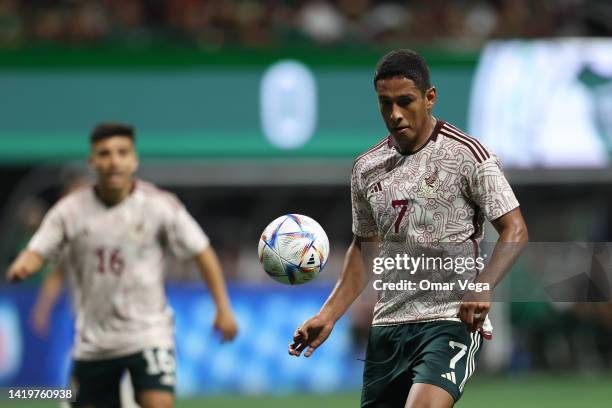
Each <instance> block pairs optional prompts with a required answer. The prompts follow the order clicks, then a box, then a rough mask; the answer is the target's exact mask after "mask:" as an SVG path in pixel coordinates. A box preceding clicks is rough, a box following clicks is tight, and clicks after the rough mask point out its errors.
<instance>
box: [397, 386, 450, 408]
mask: <svg viewBox="0 0 612 408" xmlns="http://www.w3.org/2000/svg"><path fill="white" fill-rule="evenodd" d="M454 404H455V400H454V399H453V397H452V396H451V395H450V394H449V393H448V391H446V390H445V389H443V388H440V387H438V386H437V385H432V384H425V383H417V384H413V385H412V387H410V392H409V393H408V399H407V400H406V408H451V407H452V406H453V405H454Z"/></svg>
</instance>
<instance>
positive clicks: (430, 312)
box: [351, 121, 519, 325]
mask: <svg viewBox="0 0 612 408" xmlns="http://www.w3.org/2000/svg"><path fill="white" fill-rule="evenodd" d="M351 196H352V216H353V233H354V234H355V235H357V236H360V237H374V236H378V237H379V240H380V251H381V253H380V256H384V257H395V255H396V254H407V255H408V256H411V257H420V256H423V255H424V256H438V257H443V256H447V255H449V256H468V257H474V258H475V257H477V256H478V245H479V243H480V241H481V240H482V238H483V223H484V220H485V219H487V220H489V221H493V220H495V219H497V218H499V217H501V216H502V215H504V214H506V213H507V212H509V211H511V210H513V209H514V208H516V207H518V206H519V203H518V201H517V200H516V198H515V196H514V193H513V192H512V189H511V188H510V185H509V184H508V181H507V180H506V178H505V176H504V174H503V172H502V169H501V166H500V163H499V160H498V159H497V157H496V156H495V155H493V154H491V152H489V151H488V150H487V149H486V148H485V147H484V146H483V145H482V144H480V143H479V142H478V141H477V140H476V139H474V138H471V137H469V136H468V135H466V134H465V133H463V132H461V131H460V130H459V129H457V128H456V127H454V126H452V125H451V124H448V123H445V122H443V121H438V122H437V123H436V126H435V127H434V130H433V132H432V135H431V136H430V138H429V139H428V141H427V143H426V144H425V145H424V146H423V147H422V148H421V149H419V150H418V151H417V152H414V153H412V154H409V155H402V154H401V153H399V152H398V151H397V150H396V149H395V147H394V146H393V140H392V137H391V136H388V137H386V138H384V139H383V140H382V141H380V142H379V143H378V144H376V145H375V146H374V147H372V148H371V149H369V150H368V151H366V152H365V153H364V154H362V155H361V156H359V157H358V158H357V159H356V160H355V163H354V166H353V172H352V176H351ZM436 273H442V272H440V271H435V270H427V271H425V270H419V271H417V273H416V274H414V275H410V276H409V275H407V274H406V272H405V271H397V270H392V271H386V272H385V273H384V274H383V275H382V277H383V280H384V281H386V282H397V281H399V280H401V279H411V280H414V281H419V280H420V279H429V280H431V281H435V280H436V279H441V280H445V279H448V278H449V277H448V276H436ZM476 273H477V271H476V270H475V269H474V270H471V271H467V272H465V273H464V274H463V275H462V277H461V278H462V279H466V278H469V279H473V278H474V277H475V276H476ZM457 305H458V303H457V302H456V301H455V300H454V299H453V298H452V297H451V298H449V296H448V293H447V292H440V291H431V290H428V291H418V290H417V291H380V292H379V300H378V303H377V304H376V307H375V310H374V322H373V324H375V325H385V324H398V323H405V322H416V321H427V320H436V319H449V318H455V317H456V313H457Z"/></svg>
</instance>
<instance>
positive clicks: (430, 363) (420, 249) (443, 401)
mask: <svg viewBox="0 0 612 408" xmlns="http://www.w3.org/2000/svg"><path fill="white" fill-rule="evenodd" d="M374 87H375V89H376V93H377V96H378V103H379V108H380V113H381V115H382V117H383V120H384V122H385V125H386V126H387V129H388V130H389V133H390V134H389V135H388V136H387V137H385V138H383V139H382V140H381V141H380V142H379V143H377V144H376V145H375V146H373V147H372V148H371V149H369V150H367V151H366V152H365V153H363V154H362V155H361V156H359V157H358V158H357V159H356V160H355V163H354V166H353V172H352V177H351V196H352V215H353V233H354V239H353V242H352V243H351V245H350V247H349V249H348V251H347V254H346V259H345V263H344V268H343V271H342V273H341V276H340V278H339V280H338V283H337V284H336V287H335V288H334V290H333V292H332V293H331V295H330V296H329V298H328V299H327V301H326V302H325V304H324V305H323V307H322V308H321V310H320V311H319V313H318V314H317V315H315V316H314V317H312V318H310V319H308V320H307V321H305V322H304V323H302V325H301V326H300V327H298V329H297V330H296V332H295V334H294V337H293V342H292V343H291V344H290V345H289V354H291V355H294V356H299V355H300V354H301V353H302V352H303V351H304V350H305V353H304V355H305V356H306V357H309V356H310V355H312V353H313V352H314V351H315V349H316V348H317V347H319V346H320V345H321V344H322V343H323V342H324V341H325V340H326V339H327V337H328V336H329V334H330V333H331V331H332V329H333V327H334V325H335V323H336V321H337V320H338V319H339V318H340V317H341V316H342V315H343V314H344V313H345V312H346V310H347V309H348V308H349V306H350V305H351V304H352V303H353V301H354V300H355V299H356V298H357V297H358V296H359V294H360V293H361V292H362V291H363V289H364V288H365V286H366V285H367V284H368V282H369V280H370V279H369V278H370V276H371V273H372V272H373V271H372V270H369V271H366V268H365V267H364V262H363V260H362V255H363V254H364V253H365V252H366V249H367V247H368V245H374V246H376V247H377V248H378V251H379V253H380V254H382V255H386V256H387V257H389V258H393V257H394V256H395V255H404V254H405V255H408V256H410V257H413V258H418V257H421V256H422V254H438V256H442V255H452V251H453V250H454V248H460V249H461V251H460V253H461V254H467V255H468V256H469V257H472V258H473V260H472V262H473V263H475V262H476V261H477V258H478V256H479V243H480V241H481V240H482V238H483V223H484V220H485V219H486V220H488V221H490V222H491V223H492V224H493V226H494V227H495V229H496V230H497V231H498V232H499V239H498V241H497V243H496V245H495V248H494V250H493V253H492V255H491V258H490V259H489V262H488V263H487V265H486V267H484V269H483V270H482V271H479V270H478V269H477V268H475V267H474V266H472V267H471V268H468V269H469V270H467V271H465V273H463V271H462V275H461V277H462V278H463V279H465V280H466V281H469V282H472V283H479V284H480V285H481V286H484V285H485V284H488V285H490V287H491V288H492V287H494V286H495V285H496V284H497V283H498V282H499V281H500V280H501V279H502V278H503V276H504V275H505V273H506V272H507V271H508V270H509V269H510V267H511V266H512V264H513V263H514V262H515V260H516V258H517V257H518V256H519V254H520V252H521V250H522V248H523V247H524V244H525V243H526V241H527V240H528V236H527V227H526V226H525V222H524V220H523V217H522V215H521V212H520V209H519V208H518V207H519V204H518V201H517V200H516V198H515V196H514V194H513V192H512V189H511V188H510V186H509V184H508V182H507V181H506V178H505V177H504V175H503V173H502V170H501V167H500V164H499V162H498V160H497V158H496V157H495V156H494V155H493V154H492V153H491V152H490V151H489V150H488V149H487V148H485V147H484V146H483V145H482V144H480V143H479V142H478V141H477V140H476V139H473V138H471V137H469V136H468V135H466V134H465V133H463V132H462V131H460V130H459V129H457V128H456V127H454V126H453V125H451V124H449V123H446V122H443V121H441V120H437V119H436V118H434V117H433V116H432V108H433V106H434V104H435V102H436V89H435V88H434V87H433V86H432V85H431V83H430V76H429V68H428V67H427V63H426V62H425V60H424V59H423V58H422V57H421V56H420V55H418V54H417V53H415V52H414V51H411V50H396V51H392V52H390V53H389V54H387V55H385V56H384V57H383V58H382V59H381V60H380V61H379V63H378V65H377V67H376V72H375V75H374ZM452 259H453V260H457V259H458V258H452ZM440 271H441V269H440V268H439V267H438V269H436V267H432V269H431V270H427V269H426V268H420V269H418V270H415V271H414V272H415V274H414V275H411V274H408V272H405V271H404V272H402V271H401V270H399V268H398V267H392V268H391V269H390V270H388V271H385V272H383V273H382V274H381V275H378V276H377V279H378V278H379V277H382V280H383V282H384V281H390V282H395V283H396V282H398V281H399V277H402V276H403V277H410V276H420V277H424V276H425V277H427V276H428V275H427V273H432V274H431V275H429V276H432V277H433V276H443V277H444V276H445V275H440V274H437V275H434V274H433V272H436V273H438V272H440ZM452 272H453V271H451V274H450V275H448V276H452V275H453V273H452ZM402 273H403V275H402ZM456 277H457V276H455V278H456ZM464 282H465V281H464ZM490 293H491V292H490V291H483V292H481V293H477V292H475V291H463V292H461V293H459V294H458V293H457V291H452V290H447V291H433V290H427V289H422V288H420V287H417V288H416V289H401V290H392V289H390V287H387V288H382V289H381V290H380V291H379V298H378V302H377V303H376V306H375V308H374V319H373V322H372V327H371V329H370V334H369V339H368V348H367V352H366V359H365V367H364V382H363V390H362V396H361V406H362V408H366V407H367V408H375V407H376V408H381V407H385V408H391V407H397V408H403V407H408V408H413V407H430V408H448V407H452V406H453V405H454V404H455V402H456V401H457V400H458V399H459V398H460V397H461V394H462V392H463V388H464V386H465V383H466V381H467V380H468V379H469V378H470V376H471V375H472V374H473V372H474V369H475V360H476V358H477V357H478V355H479V352H480V347H481V345H482V336H483V335H484V336H487V337H488V336H489V335H490V334H491V330H492V329H491V327H490V322H489V319H488V317H487V313H488V312H489V309H490V307H491V303H490ZM466 329H467V330H466Z"/></svg>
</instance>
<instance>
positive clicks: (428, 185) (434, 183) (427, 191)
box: [418, 168, 440, 198]
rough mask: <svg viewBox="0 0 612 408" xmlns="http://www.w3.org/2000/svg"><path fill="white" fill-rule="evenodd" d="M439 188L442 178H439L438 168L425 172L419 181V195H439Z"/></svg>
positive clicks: (428, 196) (424, 196)
mask: <svg viewBox="0 0 612 408" xmlns="http://www.w3.org/2000/svg"><path fill="white" fill-rule="evenodd" d="M438 188H440V179H439V178H438V169H437V168H435V169H434V171H433V172H432V173H429V174H427V173H426V174H425V175H423V177H421V180H420V181H419V190H418V196H419V197H423V198H436V197H438Z"/></svg>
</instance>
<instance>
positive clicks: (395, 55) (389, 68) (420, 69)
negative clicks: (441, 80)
mask: <svg viewBox="0 0 612 408" xmlns="http://www.w3.org/2000/svg"><path fill="white" fill-rule="evenodd" d="M397 76H401V77H405V78H408V79H411V80H412V81H413V82H414V84H415V85H416V87H417V88H419V89H420V90H421V91H422V92H423V93H424V92H425V91H427V90H428V89H429V88H431V80H430V78H429V67H428V66H427V62H426V61H425V58H423V57H422V56H421V55H419V54H418V53H416V52H415V51H412V50H409V49H400V50H394V51H391V52H389V53H387V54H386V55H385V56H383V57H382V58H381V59H380V60H379V61H378V64H376V72H374V87H376V82H377V81H378V80H379V79H387V78H393V77H397Z"/></svg>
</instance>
